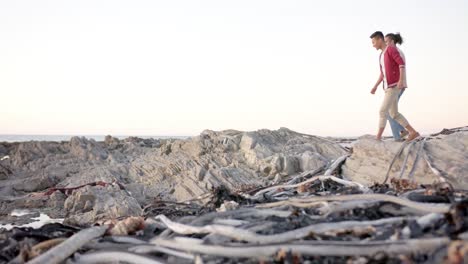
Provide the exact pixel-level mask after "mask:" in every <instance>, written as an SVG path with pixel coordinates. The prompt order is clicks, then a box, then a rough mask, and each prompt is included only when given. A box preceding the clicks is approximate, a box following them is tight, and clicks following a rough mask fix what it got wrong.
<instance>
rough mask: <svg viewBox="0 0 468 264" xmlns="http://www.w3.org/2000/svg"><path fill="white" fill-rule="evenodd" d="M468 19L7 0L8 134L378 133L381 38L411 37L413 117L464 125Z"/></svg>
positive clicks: (408, 5)
mask: <svg viewBox="0 0 468 264" xmlns="http://www.w3.org/2000/svg"><path fill="white" fill-rule="evenodd" d="M467 25H468V1H461V0H460V1H455V0H448V1H441V0H430V1H429V0H420V1H409V0H400V1H395V0H393V1H371V0H369V1H359V0H357V1H348V0H343V1H291V0H288V1H286V0H285V1H272V0H265V1H254V0H248V1H240V0H236V1H221V0H213V1H193V0H190V1H152V0H148V1H116V0H109V1H98V0H91V1H87V0H80V1H38V0H34V1H20V0H15V1H7V0H1V1H0V98H1V100H0V134H69V135H83V134H112V135H184V136H190V135H197V134H199V133H200V132H201V131H203V130H204V129H212V130H224V129H237V130H243V131H244V130H246V131H250V130H257V129H262V128H267V129H278V128H280V127H288V128H290V129H292V130H296V131H299V132H303V133H309V134H316V135H322V136H359V135H363V134H374V133H375V132H376V130H377V126H378V110H379V106H380V104H381V101H382V99H383V91H382V90H381V89H379V90H378V91H377V94H376V95H371V94H370V90H371V88H372V87H373V85H374V83H375V81H376V80H377V78H378V76H379V64H378V56H379V52H378V51H376V50H375V49H374V48H373V47H372V45H371V40H370V39H369V36H370V34H372V33H373V32H374V31H376V30H381V31H383V32H384V34H386V33H390V32H401V34H402V36H403V38H404V43H403V45H402V46H401V47H400V48H401V49H402V50H403V52H404V53H405V57H406V60H407V74H408V85H409V88H408V90H407V91H406V92H405V94H404V95H403V97H402V98H401V101H400V105H399V108H400V112H401V113H402V114H404V115H405V116H406V118H407V119H408V120H409V121H410V123H411V124H412V125H413V126H414V127H415V128H416V129H417V130H419V131H420V132H422V133H428V132H437V131H439V130H441V129H442V128H450V127H457V126H465V125H468V106H467V105H468V103H467V102H468V50H467V47H468V30H467ZM385 134H386V135H389V134H390V126H389V125H387V129H386V133H385Z"/></svg>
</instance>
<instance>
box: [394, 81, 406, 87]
mask: <svg viewBox="0 0 468 264" xmlns="http://www.w3.org/2000/svg"><path fill="white" fill-rule="evenodd" d="M396 87H397V88H398V89H403V88H405V87H406V84H405V81H398V83H397V85H396Z"/></svg>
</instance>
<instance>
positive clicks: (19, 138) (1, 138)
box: [0, 135, 189, 142]
mask: <svg viewBox="0 0 468 264" xmlns="http://www.w3.org/2000/svg"><path fill="white" fill-rule="evenodd" d="M77 136H79V137H85V138H87V139H94V140H96V141H104V138H105V137H106V135H77ZM112 136H113V137H116V138H118V139H125V138H128V137H132V136H133V135H125V136H114V135H112ZM72 137H74V136H73V135H0V142H25V141H55V142H60V141H69V140H70V139H71V138H72ZM135 137H139V138H144V139H147V138H154V139H168V138H175V139H186V138H189V137H188V136H135Z"/></svg>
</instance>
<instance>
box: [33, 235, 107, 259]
mask: <svg viewBox="0 0 468 264" xmlns="http://www.w3.org/2000/svg"><path fill="white" fill-rule="evenodd" d="M107 229H108V226H96V227H91V228H88V229H84V230H82V231H80V232H78V233H76V234H75V235H73V236H72V237H70V238H69V239H67V240H66V241H64V242H62V243H61V244H59V245H58V246H56V247H54V248H52V249H51V250H49V251H47V252H46V253H44V254H42V255H40V256H38V257H36V258H34V259H33V260H31V261H29V262H28V264H40V263H51V264H54V263H60V262H62V261H64V260H65V259H66V258H68V257H69V256H71V255H72V254H73V253H75V252H76V251H77V250H78V249H79V248H80V247H82V246H83V245H85V244H86V243H88V242H89V241H91V240H92V239H94V238H97V237H100V236H102V235H104V233H105V232H106V231H107Z"/></svg>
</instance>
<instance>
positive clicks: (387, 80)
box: [370, 31, 419, 141]
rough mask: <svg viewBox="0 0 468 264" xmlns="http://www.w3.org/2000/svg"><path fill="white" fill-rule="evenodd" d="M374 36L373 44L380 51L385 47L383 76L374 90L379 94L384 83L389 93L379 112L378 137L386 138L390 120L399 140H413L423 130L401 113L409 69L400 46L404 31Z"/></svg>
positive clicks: (381, 64) (380, 60) (386, 92)
mask: <svg viewBox="0 0 468 264" xmlns="http://www.w3.org/2000/svg"><path fill="white" fill-rule="evenodd" d="M370 38H371V39H372V45H373V46H374V48H376V49H377V50H381V51H382V53H381V54H380V58H379V62H380V76H379V79H378V80H377V83H376V84H375V85H374V88H372V90H371V93H372V94H375V92H376V90H377V87H378V86H379V85H380V83H381V82H383V89H384V92H385V96H384V100H383V102H382V106H381V107H380V112H379V114H380V115H379V130H378V132H377V140H381V139H382V134H383V132H384V130H385V125H386V124H387V119H388V121H389V122H390V126H391V128H392V133H393V137H394V138H395V140H397V141H401V140H402V138H404V137H405V136H407V139H406V141H411V140H413V139H415V138H417V137H419V133H418V132H416V130H415V129H414V128H413V127H412V126H411V125H410V124H409V122H408V120H406V118H405V117H404V116H403V115H402V114H401V113H399V112H398V100H399V99H400V96H401V95H402V94H403V92H404V91H405V89H406V88H407V84H406V69H405V64H406V62H405V56H404V54H403V52H402V51H401V50H400V49H399V48H398V47H397V46H396V45H397V44H400V45H401V44H402V43H403V39H402V37H401V35H400V34H398V33H397V34H393V33H390V34H387V35H385V37H384V35H383V33H382V32H380V31H377V32H375V33H373V34H372V35H371V36H370Z"/></svg>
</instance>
